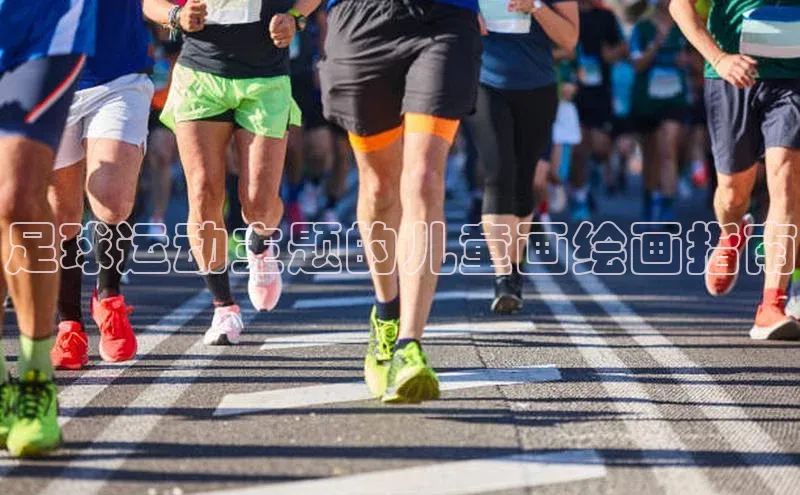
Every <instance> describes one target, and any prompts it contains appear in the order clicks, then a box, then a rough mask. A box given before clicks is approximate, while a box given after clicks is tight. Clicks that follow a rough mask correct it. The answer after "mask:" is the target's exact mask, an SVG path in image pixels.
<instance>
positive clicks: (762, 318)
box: [670, 0, 800, 340]
mask: <svg viewBox="0 0 800 495" xmlns="http://www.w3.org/2000/svg"><path fill="white" fill-rule="evenodd" d="M798 6H800V1H798V0H787V1H784V2H783V3H782V6H778V7H776V6H775V5H774V3H773V2H767V1H762V0H716V1H715V2H714V3H713V4H712V6H711V11H710V13H709V18H708V23H707V25H706V24H705V23H704V22H703V20H702V18H701V17H700V15H698V13H697V11H696V6H695V5H694V3H693V2H692V1H691V0H672V4H671V7H670V10H671V13H672V15H673V16H674V18H675V20H676V22H677V23H678V24H679V25H680V27H681V29H682V30H683V32H684V33H685V35H686V37H687V38H688V39H689V40H690V41H691V43H692V45H694V47H695V48H697V50H698V51H699V52H700V53H701V54H702V55H703V57H704V58H705V60H706V61H707V64H706V70H705V76H706V82H705V101H706V105H707V108H706V111H707V117H708V130H709V135H710V138H711V148H712V152H713V155H714V166H715V167H716V170H717V178H718V183H719V184H718V187H717V190H716V193H715V197H714V206H715V213H716V217H717V220H718V221H719V223H720V225H721V230H722V231H721V233H720V239H719V242H718V244H717V247H716V249H714V251H713V252H712V254H711V256H710V257H709V260H708V264H707V269H706V276H705V281H706V289H707V290H708V291H709V293H710V294H711V295H714V296H721V295H724V294H727V293H729V292H730V291H731V290H732V289H733V287H734V285H735V283H736V280H737V277H738V273H739V255H740V253H741V252H742V251H743V250H744V247H745V245H746V238H747V236H748V235H749V232H748V229H747V224H748V220H749V219H748V218H747V216H745V213H746V212H747V209H748V207H749V203H750V196H751V193H752V190H753V183H754V181H755V180H756V175H757V170H758V167H756V166H755V165H756V164H757V163H758V161H759V159H760V158H761V157H762V156H763V157H764V159H765V164H766V176H767V187H768V190H769V202H770V206H769V212H768V214H767V219H766V220H767V222H766V228H765V232H764V250H765V262H766V266H765V275H764V291H763V296H762V300H761V304H760V305H759V306H758V309H757V311H756V315H755V322H754V324H753V326H752V328H751V329H750V337H751V338H753V339H758V340H763V339H773V340H796V339H798V338H800V324H798V322H797V320H795V319H794V318H792V317H791V316H790V315H788V314H787V313H786V310H785V305H786V288H787V284H788V282H789V276H790V273H791V270H792V269H793V268H795V267H796V266H797V265H796V254H797V247H798V246H797V243H798V232H797V228H798V223H800V195H798V194H797V190H798V188H800V132H799V131H798V123H800V45H798V43H796V42H790V41H791V40H792V39H796V34H797V32H798V23H800V19H797V16H796V14H794V16H793V15H792V12H797V7H798ZM783 7H786V8H783ZM792 36H794V37H795V38H792Z"/></svg>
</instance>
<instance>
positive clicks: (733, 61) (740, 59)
mask: <svg viewBox="0 0 800 495" xmlns="http://www.w3.org/2000/svg"><path fill="white" fill-rule="evenodd" d="M756 65H758V62H756V61H755V59H753V58H751V57H748V56H747V55H739V54H730V53H726V54H725V55H723V56H722V58H720V59H719V61H718V62H717V65H716V66H715V67H714V68H715V69H716V70H717V73H718V74H719V76H720V77H721V78H723V79H724V80H726V81H728V82H729V83H730V84H732V85H734V86H736V87H737V88H739V89H744V88H746V87H748V86H752V85H753V84H755V83H756V80H755V76H756V74H757V71H756Z"/></svg>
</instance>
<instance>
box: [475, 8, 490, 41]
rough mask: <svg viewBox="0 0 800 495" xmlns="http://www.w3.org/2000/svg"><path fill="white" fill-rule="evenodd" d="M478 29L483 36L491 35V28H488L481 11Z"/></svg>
mask: <svg viewBox="0 0 800 495" xmlns="http://www.w3.org/2000/svg"><path fill="white" fill-rule="evenodd" d="M478 30H480V32H481V36H489V30H488V29H486V19H484V18H483V15H481V14H480V13H479V14H478Z"/></svg>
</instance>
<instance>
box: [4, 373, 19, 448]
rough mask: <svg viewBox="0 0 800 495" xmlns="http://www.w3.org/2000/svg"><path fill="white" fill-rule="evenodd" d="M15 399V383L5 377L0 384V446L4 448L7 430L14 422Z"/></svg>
mask: <svg viewBox="0 0 800 495" xmlns="http://www.w3.org/2000/svg"><path fill="white" fill-rule="evenodd" d="M16 400H17V385H16V384H15V383H14V382H12V381H11V377H10V376H9V377H7V379H6V381H5V383H3V384H0V448H3V449H4V448H6V440H8V432H9V430H10V429H11V425H12V424H14V403H15V402H16Z"/></svg>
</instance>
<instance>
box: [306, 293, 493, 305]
mask: <svg viewBox="0 0 800 495" xmlns="http://www.w3.org/2000/svg"><path fill="white" fill-rule="evenodd" d="M493 297H494V292H492V291H488V290H486V291H463V290H455V291H443V292H437V293H436V295H435V296H433V300H434V301H457V300H461V299H467V300H475V299H492V298H493ZM373 303H375V297H374V296H344V297H314V298H308V299H306V298H303V299H298V300H296V301H295V302H294V304H293V305H292V307H293V308H294V309H317V308H341V307H350V306H369V305H370V304H373Z"/></svg>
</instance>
